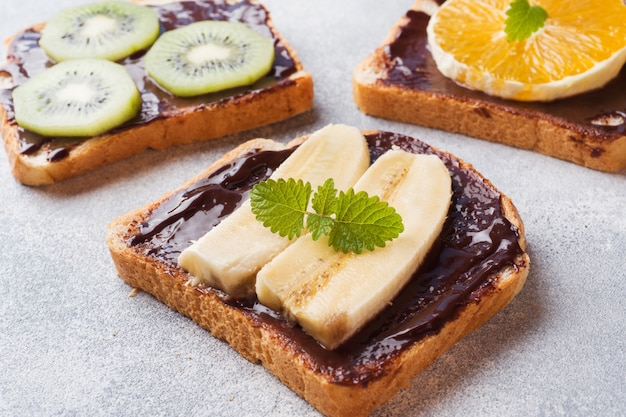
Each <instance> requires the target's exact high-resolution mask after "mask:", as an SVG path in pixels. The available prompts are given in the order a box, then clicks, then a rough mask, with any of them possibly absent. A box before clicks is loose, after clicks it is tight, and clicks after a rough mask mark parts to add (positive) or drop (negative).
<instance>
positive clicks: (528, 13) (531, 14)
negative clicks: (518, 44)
mask: <svg viewBox="0 0 626 417" xmlns="http://www.w3.org/2000/svg"><path fill="white" fill-rule="evenodd" d="M506 15H507V16H508V17H507V19H506V21H505V27H504V32H505V33H506V35H507V40H508V41H509V42H515V41H523V40H526V39H528V38H529V37H530V35H532V34H533V33H535V32H536V31H537V30H539V29H541V28H542V27H543V25H544V24H545V22H546V19H547V18H548V12H546V11H545V9H543V8H542V7H540V6H531V5H530V4H529V3H528V0H513V1H512V2H511V7H510V8H509V9H508V10H507V11H506Z"/></svg>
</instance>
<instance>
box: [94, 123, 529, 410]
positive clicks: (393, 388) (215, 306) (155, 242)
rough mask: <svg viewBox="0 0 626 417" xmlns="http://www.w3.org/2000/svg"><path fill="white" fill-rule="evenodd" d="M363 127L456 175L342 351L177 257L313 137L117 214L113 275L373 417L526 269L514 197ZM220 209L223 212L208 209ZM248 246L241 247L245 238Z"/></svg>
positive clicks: (296, 381)
mask: <svg viewBox="0 0 626 417" xmlns="http://www.w3.org/2000/svg"><path fill="white" fill-rule="evenodd" d="M364 134H365V136H366V139H367V140H368V143H369V146H370V153H371V155H372V159H373V160H374V159H375V158H376V157H377V156H379V155H381V154H382V153H384V152H385V151H386V150H388V149H391V148H394V147H398V146H399V147H400V148H402V149H405V150H407V151H409V152H415V153H435V154H436V155H438V156H439V157H440V158H441V159H442V160H443V161H444V163H445V164H446V166H447V167H448V169H449V171H450V173H451V177H452V180H453V192H454V195H453V201H452V204H451V210H450V212H449V214H448V219H447V220H446V224H445V225H444V229H443V232H442V233H441V235H440V236H439V238H438V239H437V243H436V244H435V246H433V248H432V249H431V251H430V253H429V255H428V257H427V260H426V261H425V263H424V264H423V265H422V266H421V267H420V268H419V269H418V270H417V271H416V272H415V274H414V276H413V278H412V280H411V282H410V283H409V284H408V285H407V286H406V287H405V288H404V289H403V290H402V291H401V292H400V295H399V296H398V297H397V298H396V299H395V300H394V302H393V304H392V305H391V306H389V308H388V309H386V310H385V311H383V312H382V313H381V314H380V315H378V316H377V317H376V318H375V319H374V320H373V321H372V322H371V323H369V324H368V325H367V326H366V327H365V328H364V329H362V330H361V331H360V332H359V333H357V334H356V335H355V336H354V337H352V338H351V339H350V340H348V341H347V342H346V343H345V344H343V345H342V346H340V347H339V348H337V349H336V350H333V351H329V350H326V349H325V348H323V347H322V346H321V345H320V344H319V343H317V342H316V341H315V340H314V339H313V338H311V337H310V336H309V335H307V334H306V333H305V332H304V331H302V329H301V328H300V327H298V326H293V325H292V324H290V322H288V321H287V320H286V319H285V318H283V317H281V316H280V315H279V314H278V313H275V312H273V311H271V310H269V309H268V308H266V307H264V306H263V305H261V304H260V303H259V302H258V300H256V299H255V300H249V299H246V300H241V299H232V298H230V297H228V296H227V295H226V294H224V293H222V292H220V291H218V290H215V289H213V288H210V287H195V286H193V285H192V284H191V281H190V280H191V277H190V276H189V275H188V274H187V273H186V272H185V271H184V270H183V269H182V268H180V267H179V266H178V264H177V261H176V259H177V256H178V254H179V253H180V251H181V250H183V249H184V248H185V247H187V246H188V245H190V244H191V240H195V239H198V238H199V237H200V236H202V235H204V234H205V233H206V232H208V231H209V230H210V229H211V228H212V227H213V226H214V225H215V224H217V223H218V222H219V220H220V218H222V217H223V216H227V215H228V213H229V212H231V211H232V210H234V209H235V208H236V206H238V204H240V203H241V201H242V200H245V197H246V195H247V191H248V190H249V189H250V188H251V187H252V185H253V184H254V183H256V182H257V181H260V180H262V179H263V178H266V177H267V176H269V175H270V174H271V172H272V170H273V169H274V168H275V167H276V166H277V165H278V164H279V163H280V161H281V160H284V158H286V155H287V154H288V152H289V150H290V149H291V147H293V146H294V145H296V144H298V143H301V142H302V141H303V140H306V138H299V139H296V140H294V141H293V142H291V143H290V144H287V145H286V148H285V146H284V145H281V144H279V143H277V142H274V141H272V140H268V139H255V140H252V141H249V142H246V143H244V144H242V145H240V146H239V147H237V148H236V149H234V150H233V151H231V152H230V153H228V154H226V155H224V156H223V157H222V158H221V159H219V160H218V161H216V162H215V163H214V164H212V165H211V166H210V167H208V168H207V169H206V170H205V171H204V172H202V173H200V174H199V175H197V176H196V177H194V178H192V179H191V180H189V181H188V182H187V183H185V184H183V185H182V186H181V187H180V188H178V189H177V190H174V191H172V192H170V193H168V194H167V195H165V196H163V197H161V198H159V199H158V200H156V201H155V202H153V203H151V204H148V205H146V206H145V207H141V208H138V209H136V210H133V211H131V212H129V213H127V214H125V215H122V216H121V217H119V218H117V219H115V220H114V221H112V222H111V223H110V224H109V226H108V228H107V234H106V242H107V244H108V246H109V249H110V253H111V256H112V258H113V261H114V264H115V267H116V269H117V273H118V274H119V276H120V277H121V278H122V279H123V280H125V281H126V282H127V283H128V284H129V285H130V286H131V287H133V288H136V289H140V290H143V291H146V292H148V293H150V294H152V295H153V296H154V297H156V298H157V299H159V300H161V301H162V302H164V303H165V304H167V305H168V306H169V307H171V308H172V309H174V310H176V311H178V312H180V313H182V314H184V315H186V316H188V317H190V318H191V319H192V320H194V321H195V322H196V323H197V324H199V325H200V326H202V327H203V328H205V329H207V330H209V331H210V332H211V333H212V334H213V335H214V336H215V337H218V338H220V339H223V340H225V341H227V342H228V343H229V344H230V345H231V346H232V347H233V348H234V349H235V350H236V351H238V352H239V353H240V354H241V355H242V356H243V357H245V358H246V359H248V360H250V361H252V362H254V363H262V364H263V365H264V366H265V367H266V368H267V369H268V370H269V371H270V372H272V373H273V374H274V375H275V376H276V377H277V378H279V379H280V380H281V381H282V382H283V383H284V384H286V385H287V386H288V387H289V388H291V389H292V390H293V391H294V392H296V393H297V394H298V395H300V396H302V397H303V398H304V399H305V400H307V401H308V402H309V403H310V404H311V405H313V406H314V407H316V408H317V409H318V410H319V411H321V412H322V413H323V414H325V415H327V416H329V417H359V416H367V415H369V414H370V413H371V412H372V411H373V410H374V409H375V408H377V407H379V406H381V405H382V404H384V403H385V402H386V401H387V400H389V399H390V398H391V397H392V396H393V395H394V394H395V393H396V392H397V391H398V390H399V389H400V388H402V387H405V386H407V385H408V384H409V382H410V381H411V379H412V378H414V377H415V376H416V375H417V374H418V373H419V372H420V371H421V370H423V369H424V368H426V367H427V366H428V365H429V364H430V363H432V362H433V361H434V360H435V359H436V358H437V357H438V356H440V355H441V354H442V353H443V352H445V351H446V350H447V349H448V348H450V347H451V346H452V345H454V344H455V343H456V342H457V341H459V340H460V339H461V338H463V337H464V336H465V335H467V334H468V333H470V332H471V331H473V330H474V329H476V328H477V327H478V326H480V325H481V324H482V323H484V322H486V321H487V320H489V318H490V317H492V316H493V315H494V314H495V313H497V312H498V311H500V310H501V309H502V308H504V307H505V306H506V305H507V304H508V303H509V301H511V299H512V298H513V297H514V296H515V295H516V294H517V293H518V292H519V291H520V290H521V288H522V286H523V285H524V282H525V280H526V277H527V274H528V270H529V267H530V261H529V257H528V255H527V253H526V251H525V246H526V242H525V237H524V229H523V224H522V220H521V219H520V217H519V215H518V213H517V211H516V209H515V207H514V205H513V203H512V202H511V201H510V199H509V198H507V197H506V196H505V195H503V194H501V193H500V192H499V191H498V190H497V189H495V188H494V187H493V185H492V184H491V183H490V182H489V181H488V180H486V179H485V178H483V177H482V176H481V175H480V174H479V173H477V172H476V171H475V170H474V169H473V168H472V166H471V165H469V164H466V163H465V162H463V161H461V160H459V159H458V158H456V157H454V156H452V155H450V154H448V153H445V152H442V151H439V150H437V149H434V148H432V147H430V146H428V145H426V144H424V143H423V142H421V141H419V140H417V139H413V138H410V137H407V136H403V135H399V134H393V133H389V132H379V131H369V132H364ZM283 154H284V155H283ZM281 158H282V159H281ZM251 161H254V164H249V162H251ZM248 165H253V167H248ZM233 178H234V179H236V180H233ZM233 181H234V182H233ZM209 202H212V203H209ZM234 202H237V203H236V204H235V203H234ZM216 205H219V210H211V209H212V208H214V207H215V206H216ZM229 207H230V208H229ZM216 213H219V214H216ZM241 245H242V249H243V250H245V245H246V242H241ZM440 259H442V260H444V259H445V261H440Z"/></svg>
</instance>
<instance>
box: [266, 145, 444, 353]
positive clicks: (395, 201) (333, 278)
mask: <svg viewBox="0 0 626 417" xmlns="http://www.w3.org/2000/svg"><path fill="white" fill-rule="evenodd" d="M354 189H355V191H366V192H367V193H368V194H369V195H378V196H379V197H380V198H381V200H382V201H387V202H388V203H389V204H390V205H391V206H392V207H394V208H395V209H396V211H397V212H398V213H399V214H400V215H401V216H402V221H403V224H404V231H403V232H402V233H401V234H400V236H398V237H397V238H396V239H394V240H392V241H391V242H388V243H387V245H386V246H385V247H384V248H380V249H376V250H374V251H371V252H366V253H362V254H360V255H356V254H353V253H347V254H346V253H343V252H336V251H334V250H333V249H332V248H331V247H329V246H328V241H327V239H325V238H321V239H320V240H318V241H313V240H312V239H311V237H310V234H308V235H304V236H302V237H300V238H298V239H297V240H296V242H294V243H293V244H292V245H291V246H289V247H288V248H287V249H285V250H284V251H283V252H282V253H280V255H278V256H277V257H276V258H274V259H273V260H272V261H271V262H270V263H268V264H267V265H265V266H264V267H263V268H262V269H261V270H260V271H259V273H258V275H257V279H256V291H257V296H258V298H259V301H260V302H261V303H263V304H264V305H266V306H268V307H270V308H272V309H274V310H276V311H280V312H282V313H283V314H284V315H286V316H287V317H289V318H291V319H293V320H295V321H296V322H297V323H299V324H300V325H301V326H302V328H303V329H304V330H305V331H306V332H307V333H309V334H310V335H311V336H313V337H314V338H315V339H317V340H318V341H319V342H320V343H321V344H322V345H323V346H325V347H326V348H328V349H334V348H336V347H337V346H339V345H340V344H341V343H343V342H344V341H346V340H347V339H348V338H349V337H350V336H352V335H353V334H354V333H356V332H357V331H358V330H359V329H361V328H362V327H363V326H364V325H365V324H366V323H367V322H368V321H369V320H370V319H372V318H373V317H374V316H375V315H376V314H378V313H379V312H380V311H381V310H382V309H383V308H384V307H385V306H386V305H387V304H388V303H390V302H391V301H392V300H393V298H394V297H395V296H396V295H397V294H398V292H399V291H400V290H401V289H402V288H403V287H404V285H405V284H406V283H407V282H408V281H409V279H410V278H411V275H412V274H413V272H414V271H415V270H416V268H417V267H418V266H419V264H420V263H421V262H422V261H423V259H424V257H425V256H426V254H427V252H428V251H429V249H430V247H431V246H432V244H433V242H434V241H435V239H436V238H437V236H439V233H440V232H441V228H442V226H443V223H444V221H445V219H446V217H447V213H448V208H449V206H450V198H451V195H452V191H451V179H450V174H449V173H448V170H447V169H446V167H445V166H444V164H443V163H442V162H441V160H440V159H439V158H438V157H437V156H434V155H414V154H411V153H407V152H405V151H402V150H392V151H389V152H387V153H386V154H384V155H383V156H381V157H380V158H379V159H378V160H377V161H376V162H375V163H374V164H373V165H372V166H371V167H370V168H369V169H368V170H367V172H366V173H365V174H364V175H363V177H362V178H361V179H360V180H359V181H358V182H357V183H356V184H355V186H354Z"/></svg>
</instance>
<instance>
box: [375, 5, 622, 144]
mask: <svg viewBox="0 0 626 417" xmlns="http://www.w3.org/2000/svg"><path fill="white" fill-rule="evenodd" d="M439 3H440V4H441V3H444V1H439ZM428 21H429V16H428V15H427V14H425V13H423V12H418V11H414V10H409V11H408V12H407V14H406V23H404V24H403V25H401V27H400V28H399V32H398V34H397V36H396V38H395V39H394V40H393V41H392V42H391V43H390V44H388V45H386V46H385V48H384V51H385V54H386V57H385V63H386V68H385V70H386V76H385V77H383V78H382V79H381V82H383V83H384V84H386V85H389V86H394V87H399V88H402V89H408V90H423V91H427V92H430V93H434V94H441V95H443V96H450V97H455V98H458V99H461V100H466V101H470V102H478V101H481V102H487V103H489V104H491V105H495V106H498V107H500V108H502V109H504V110H505V111H507V112H509V113H513V114H522V115H524V114H526V115H539V117H543V118H548V119H550V121H551V122H552V123H555V124H557V125H560V126H563V127H565V128H568V129H570V130H573V131H577V132H580V133H582V134H587V135H594V136H597V137H600V138H602V139H603V140H615V139H619V138H620V137H623V136H624V134H626V67H624V68H622V71H621V72H620V74H619V75H618V76H617V77H616V78H615V79H613V80H612V81H611V82H609V83H608V84H607V85H606V86H605V87H604V88H601V89H598V90H594V91H589V92H586V93H583V94H579V95H576V96H573V97H570V98H564V99H560V100H556V101H552V102H548V103H542V102H517V101H512V100H505V99H500V98H498V97H494V96H490V95H487V94H484V93H482V92H480V91H473V90H470V89H467V88H464V87H462V86H459V85H458V84H456V83H455V82H454V81H452V80H450V79H448V78H446V77H444V76H443V75H442V74H441V73H440V72H439V70H438V69H437V65H436V64H435V61H434V60H433V58H432V56H431V54H430V51H429V50H428V48H427V45H428V37H427V34H426V27H427V26H428ZM481 109H482V111H484V112H487V113H486V114H485V116H486V117H488V116H489V115H488V111H487V109H484V108H481ZM479 111H480V110H479ZM607 120H610V121H611V122H610V123H607Z"/></svg>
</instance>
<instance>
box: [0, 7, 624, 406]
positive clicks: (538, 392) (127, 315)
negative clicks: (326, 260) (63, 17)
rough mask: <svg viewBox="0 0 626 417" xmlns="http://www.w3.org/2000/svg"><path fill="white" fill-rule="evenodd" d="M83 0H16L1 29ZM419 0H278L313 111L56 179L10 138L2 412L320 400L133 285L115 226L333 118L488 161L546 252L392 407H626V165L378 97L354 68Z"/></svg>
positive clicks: (2, 13)
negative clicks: (378, 112) (505, 138)
mask: <svg viewBox="0 0 626 417" xmlns="http://www.w3.org/2000/svg"><path fill="white" fill-rule="evenodd" d="M81 3H83V1H81V0H57V1H54V2H51V1H44V0H3V1H2V3H1V5H0V36H1V37H2V38H6V37H7V36H9V35H10V34H12V33H13V32H15V31H16V30H18V29H20V28H22V27H25V26H28V25H30V24H33V23H35V22H38V21H43V20H46V19H48V18H49V17H50V16H52V15H53V14H54V13H55V12H56V11H58V10H59V9H60V8H62V7H65V6H69V5H75V4H81ZM411 3H412V0H404V1H399V0H396V1H389V2H381V1H375V0H367V1H364V0H360V1H359V0H343V1H336V0H312V1H293V0H292V1H287V0H282V1H281V0H266V1H265V4H266V5H267V6H268V7H269V9H270V10H271V12H272V16H273V18H274V20H275V23H276V25H277V27H278V29H279V30H280V31H281V33H282V34H283V35H284V36H285V37H286V38H287V39H288V41H289V42H290V43H291V44H292V46H294V47H295V49H296V50H297V52H298V54H299V57H300V58H301V60H302V61H303V63H304V65H305V67H306V68H307V69H308V70H309V71H310V72H311V73H312V74H313V76H314V79H315V93H316V98H315V109H314V110H313V111H312V112H310V113H307V114H305V115H302V116H299V117H296V118H295V119H292V120H289V121H285V122H282V123H278V124H275V125H273V126H269V127H264V128H259V129H255V130H253V131H249V132H246V133H242V134H237V135H233V136H229V137H225V138H223V139H218V140H214V141H211V142H208V143H199V144H194V145H189V146H182V147H178V148H174V149H170V150H167V151H163V152H156V151H155V152H152V151H151V152H146V153H144V154H142V155H139V156H137V157H134V158H131V159H128V160H125V161H122V162H120V163H117V164H114V165H112V166H109V167H106V168H104V169H100V170H98V171H96V172H93V173H89V174H86V175H83V176H80V177H77V178H74V179H71V180H68V181H65V182H62V183H59V184H57V185H53V186H48V187H40V188H32V187H25V186H22V185H20V184H18V183H17V182H16V181H15V180H14V179H13V177H12V176H11V175H10V172H9V165H8V161H7V157H6V153H5V152H3V151H1V152H0V201H2V203H1V205H0V224H1V226H0V282H1V285H0V416H22V415H24V416H57V415H66V416H73V415H89V416H100V415H102V416H113V415H115V416H159V415H160V416H225V417H226V416H287V415H289V416H318V415H319V413H317V412H316V411H315V410H314V409H313V408H311V407H310V406H309V405H308V404H307V403H306V402H305V401H303V400H302V399H300V398H299V397H298V396H296V395H295V394H293V393H292V392H291V391H290V390H289V389H287V388H286V387H284V386H283V385H282V384H281V383H280V382H279V381H278V380H277V379H275V378H274V377H273V376H272V375H271V374H270V373H268V372H267V371H266V370H265V369H264V368H263V367H261V366H258V365H253V364H251V363H249V362H247V361H246V360H244V359H242V358H241V357H240V356H239V355H238V354H237V353H236V352H234V351H233V350H232V349H231V348H229V346H228V345H226V344H225V343H223V342H221V341H219V340H216V339H214V338H213V337H211V336H210V335H209V333H208V332H206V331H204V330H202V329H200V328H199V327H198V326H196V325H195V324H194V323H193V322H191V321H190V320H188V319H187V318H185V317H182V316H181V315H179V314H177V313H175V312H173V311H171V310H170V309H169V308H167V307H166V306H165V305H163V304H161V303H160V302H158V301H156V300H155V299H154V298H152V297H151V296H149V295H147V294H144V293H140V294H139V295H137V296H136V297H129V296H128V294H129V292H130V290H131V288H129V287H128V286H127V285H126V284H125V283H124V282H123V281H122V280H121V279H120V278H119V277H117V275H116V273H115V270H114V267H113V264H112V262H111V259H110V257H109V254H108V251H107V247H106V245H105V243H104V230H105V227H106V224H107V223H108V222H109V221H110V220H112V219H113V218H115V217H116V216H118V215H121V214H123V213H125V212H127V211H129V210H131V209H133V208H136V207H139V206H141V205H144V204H146V203H148V202H150V201H153V200H155V199H156V198H158V197H159V196H161V195H162V194H163V193H165V192H166V191H169V190H170V189H173V188H174V187H176V186H178V185H179V184H181V183H182V182H183V181H185V180H186V179H188V178H189V177H191V176H192V175H194V174H196V173H198V172H200V171H201V170H202V169H203V168H205V167H206V166H207V165H208V164H209V163H211V162H212V161H214V160H215V159H217V158H219V156H220V155H222V154H223V153H224V152H226V151H227V150H229V149H231V148H232V147H234V146H235V145H237V144H238V143H240V142H243V141H245V140H247V139H250V138H253V137H270V138H275V139H277V140H280V141H288V140H289V139H291V138H293V137H296V136H299V135H302V134H305V133H308V132H311V131H314V130H316V129H318V128H320V127H322V126H325V125H326V124H328V123H346V124H350V125H354V126H357V127H359V128H363V129H384V130H390V131H396V132H400V133H404V134H409V135H412V136H415V137H418V138H421V139H423V140H425V141H426V142H428V143H430V144H432V145H435V146H437V147H440V148H442V149H445V150H448V151H450V152H452V153H454V154H456V155H457V156H459V157H461V158H463V159H465V160H466V161H468V162H471V163H472V164H473V165H474V166H475V168H476V169H477V170H478V171H480V172H481V173H483V174H484V175H485V176H486V177H487V178H489V179H490V180H491V181H492V182H493V183H494V184H495V185H496V186H497V187H498V188H500V189H501V190H502V191H503V192H504V193H506V194H507V195H509V196H510V197H511V198H512V199H513V201H514V203H515V204H516V206H517V208H518V210H519V212H520V214H521V216H522V218H523V220H524V222H525V225H526V231H527V238H528V244H529V253H530V256H531V257H532V268H531V272H530V275H529V277H528V281H527V284H526V286H525V288H524V289H523V291H522V292H521V294H520V295H519V296H518V297H517V298H516V299H515V300H514V301H513V302H512V303H511V304H510V305H509V306H508V307H507V308H506V309H505V310H504V311H502V312H501V313H500V314H498V315H496V316H495V317H494V318H493V319H492V320H491V321H489V322H488V323H487V324H486V325H485V326H483V327H482V328H481V329H479V330H478V331H476V332H475V333H473V334H471V335H470V336H469V337H467V338H466V339H464V340H463V341H461V342H460V343H458V344H457V345H456V346H455V347H453V348H452V349H451V350H450V351H448V352H447V353H445V354H444V355H443V356H442V357H441V358H440V359H439V360H437V361H436V362H435V363H434V364H433V365H432V366H431V367H430V368H428V369H427V370H426V371H425V372H423V373H421V374H420V375H418V376H417V377H416V378H415V379H414V380H413V382H412V384H411V385H410V386H409V387H408V388H406V389H404V390H402V391H400V392H399V393H398V394H397V395H396V396H395V397H394V398H393V399H392V400H391V401H390V402H389V403H388V404H387V405H385V406H384V407H383V408H381V409H379V410H377V411H376V412H375V413H374V414H373V415H374V416H377V417H382V416H389V417H391V416H394V417H400V416H413V417H417V416H460V415H463V416H484V415H497V416H590V415H594V416H618V415H620V416H623V415H626V389H625V387H626V356H625V353H624V351H625V349H626V343H625V342H626V332H625V329H626V327H625V321H626V320H625V317H626V314H625V313H626V304H625V301H624V297H625V296H626V173H625V172H621V173H618V174H607V173H601V172H596V171H593V170H590V169H586V168H583V167H580V166H577V165H574V164H571V163H568V162H563V161H559V160H556V159H553V158H549V157H546V156H542V155H539V154H536V153H533V152H529V151H524V150H519V149H514V148H511V147H507V146H502V145H498V144H493V143H489V142H485V141H481V140H476V139H471V138H468V137H464V136H461V135H453V134H448V133H445V132H440V131H436V130H430V129H425V128H421V127H418V126H411V125H408V124H402V123H395V122H389V121H384V120H379V119H376V118H373V117H369V116H365V115H363V114H362V113H360V112H359V111H358V110H357V109H356V107H355V106H354V104H353V102H352V90H351V75H352V70H353V68H354V67H355V66H356V64H357V63H358V62H359V61H360V60H361V59H363V58H365V57H366V56H367V55H368V54H369V53H370V52H372V51H373V49H374V48H375V47H376V46H378V45H379V44H380V42H381V41H382V39H383V38H384V36H385V35H386V34H387V32H388V30H389V29H390V28H391V26H392V25H393V24H394V23H395V22H396V20H397V19H398V18H400V16H402V15H403V14H404V12H405V11H406V9H407V8H408V7H409V6H410V5H411ZM4 52H5V49H4V47H2V50H1V51H0V53H1V54H2V56H4Z"/></svg>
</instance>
